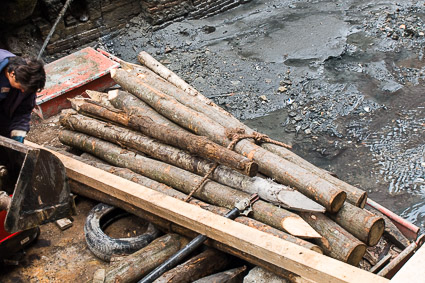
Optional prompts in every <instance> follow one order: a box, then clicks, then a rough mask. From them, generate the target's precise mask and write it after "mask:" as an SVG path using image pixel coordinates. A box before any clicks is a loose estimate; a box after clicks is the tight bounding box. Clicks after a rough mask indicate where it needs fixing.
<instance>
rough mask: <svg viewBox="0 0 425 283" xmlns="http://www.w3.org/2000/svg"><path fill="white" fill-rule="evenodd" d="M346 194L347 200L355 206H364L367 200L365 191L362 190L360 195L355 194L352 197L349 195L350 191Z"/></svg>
mask: <svg viewBox="0 0 425 283" xmlns="http://www.w3.org/2000/svg"><path fill="white" fill-rule="evenodd" d="M348 194H349V195H348V196H347V200H348V201H349V202H351V203H352V204H354V205H355V206H358V207H360V208H364V206H365V205H366V201H367V193H366V192H362V193H361V194H360V195H359V194H357V195H356V196H353V197H352V198H351V197H350V193H348Z"/></svg>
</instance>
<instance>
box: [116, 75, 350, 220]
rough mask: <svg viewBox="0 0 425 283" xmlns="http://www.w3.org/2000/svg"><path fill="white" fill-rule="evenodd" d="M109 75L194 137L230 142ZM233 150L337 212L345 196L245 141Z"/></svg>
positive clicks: (153, 93) (131, 80)
mask: <svg viewBox="0 0 425 283" xmlns="http://www.w3.org/2000/svg"><path fill="white" fill-rule="evenodd" d="M111 76H112V78H113V79H114V80H115V81H116V82H117V83H119V84H120V85H121V86H122V87H123V88H124V89H126V90H127V91H129V92H131V93H133V94H134V95H136V96H137V97H139V98H140V99H142V100H143V101H145V102H146V103H148V104H149V105H150V106H151V107H153V108H154V109H155V110H156V111H157V112H159V113H160V114H162V115H163V116H165V117H167V118H168V119H170V120H173V121H174V122H176V123H177V124H179V125H180V126H184V127H185V128H187V129H189V130H191V131H193V132H195V133H196V134H199V135H205V136H208V137H209V138H210V139H211V140H213V141H215V142H217V143H219V144H221V145H223V146H227V145H228V144H229V143H230V140H229V139H228V138H227V133H228V131H226V130H228V129H226V128H225V127H223V126H221V125H220V124H219V123H217V122H215V121H214V120H212V119H210V118H208V117H207V116H205V115H203V114H201V113H199V112H196V111H194V110H192V109H190V108H189V107H186V106H184V105H182V104H180V103H179V102H178V101H176V100H175V99H173V98H171V97H169V96H167V95H165V94H164V93H162V92H160V91H158V90H157V89H155V88H153V87H151V86H149V85H147V84H146V83H144V82H143V81H142V80H140V79H139V78H137V77H136V76H134V75H131V74H129V73H128V72H126V71H124V70H112V71H111ZM235 151H236V152H239V153H240V154H242V155H244V156H247V157H248V158H252V159H253V160H254V161H255V162H257V163H258V165H259V170H260V172H262V173H264V174H265V175H267V176H269V177H272V178H274V179H276V180H277V181H279V182H280V183H282V184H286V185H290V186H293V187H295V188H296V189H298V190H299V191H301V192H302V193H303V194H305V195H306V196H308V197H309V198H311V199H313V200H315V201H317V202H319V203H320V204H321V205H323V206H324V207H325V208H326V209H327V211H329V212H333V213H334V212H337V211H338V210H339V209H340V208H341V206H342V204H343V203H344V201H345V198H346V193H345V192H344V191H342V190H341V189H339V188H337V187H336V186H334V185H332V184H331V183H329V182H327V181H326V180H323V179H321V178H319V177H317V176H316V175H314V174H310V173H309V172H308V171H307V170H305V169H303V168H301V167H299V166H297V165H295V164H293V163H291V162H288V161H287V160H285V159H283V158H280V157H279V156H277V155H275V154H273V153H271V152H269V151H267V150H265V149H263V148H262V147H260V146H258V145H255V144H253V143H251V142H250V141H248V140H241V141H239V142H238V143H237V144H236V146H235Z"/></svg>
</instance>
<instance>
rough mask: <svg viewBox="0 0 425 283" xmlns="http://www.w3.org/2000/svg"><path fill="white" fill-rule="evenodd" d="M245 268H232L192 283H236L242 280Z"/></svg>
mask: <svg viewBox="0 0 425 283" xmlns="http://www.w3.org/2000/svg"><path fill="white" fill-rule="evenodd" d="M245 271H246V266H241V267H238V268H233V269H230V270H226V271H223V272H220V273H216V274H212V275H209V276H207V277H204V278H201V279H198V280H196V281H193V283H238V282H241V281H242V280H243V277H244V275H245Z"/></svg>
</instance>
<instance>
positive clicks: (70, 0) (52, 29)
mask: <svg viewBox="0 0 425 283" xmlns="http://www.w3.org/2000/svg"><path fill="white" fill-rule="evenodd" d="M71 2H72V0H67V1H66V3H65V5H63V7H62V10H61V11H60V13H59V15H58V17H57V18H56V22H55V23H54V24H53V26H52V28H51V29H50V32H49V34H48V35H47V37H46V39H45V40H44V43H43V46H42V47H41V49H40V52H39V53H38V56H37V59H38V60H39V59H40V58H41V55H43V52H44V49H45V48H46V46H47V44H48V43H49V41H50V38H51V37H52V35H53V33H54V32H55V29H56V26H57V25H58V23H59V21H60V20H61V19H62V17H63V15H65V12H66V9H68V6H69V5H70V4H71Z"/></svg>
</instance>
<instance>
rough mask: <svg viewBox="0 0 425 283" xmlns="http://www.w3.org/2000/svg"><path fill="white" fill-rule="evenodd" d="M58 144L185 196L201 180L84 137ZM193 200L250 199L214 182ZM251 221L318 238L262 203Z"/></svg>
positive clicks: (65, 134) (67, 136)
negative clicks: (73, 148)
mask: <svg viewBox="0 0 425 283" xmlns="http://www.w3.org/2000/svg"><path fill="white" fill-rule="evenodd" d="M59 140H60V141H61V142H62V143H65V144H67V145H70V146H74V147H77V148H79V149H81V150H84V151H87V152H89V153H91V154H93V155H95V156H97V157H100V158H102V159H104V160H106V161H107V162H109V163H111V164H114V165H115V166H119V167H126V168H129V169H131V170H133V171H135V172H137V173H139V174H142V175H144V176H146V177H148V178H151V179H154V180H156V181H158V182H161V183H164V184H167V185H169V186H171V187H173V188H175V189H178V190H179V191H182V192H184V193H187V194H188V193H190V192H191V191H192V189H193V188H194V187H195V186H197V185H198V184H199V182H200V181H201V179H202V178H201V177H199V176H197V175H195V174H193V173H190V172H187V171H185V170H182V169H180V168H177V167H175V166H172V165H169V164H165V163H163V162H160V161H157V160H153V159H150V158H146V157H143V156H141V155H140V154H137V153H135V152H131V151H127V150H124V149H122V148H121V147H118V146H116V145H114V144H111V143H109V142H105V141H102V140H99V139H97V138H93V137H90V136H87V135H85V134H80V133H74V132H71V131H67V130H66V131H62V132H61V133H60V136H59ZM194 196H195V197H197V198H199V199H201V200H204V201H206V202H209V203H211V204H214V205H218V206H222V207H226V208H228V209H233V208H234V205H235V202H236V201H238V200H241V199H245V198H249V197H250V195H249V194H247V193H244V192H241V191H237V190H234V189H232V188H230V187H227V186H224V185H221V184H219V183H216V182H213V181H207V182H206V183H205V185H204V186H203V187H202V188H201V189H199V190H198V191H197V192H196V193H195V194H194ZM252 210H253V211H252V217H253V218H254V219H256V220H259V221H261V222H263V223H265V224H268V225H270V226H272V227H275V228H277V229H283V230H284V231H286V232H288V233H289V234H292V235H294V236H298V237H304V238H316V237H320V236H319V235H318V234H317V232H316V231H314V230H313V229H312V228H311V227H310V226H309V225H308V224H307V223H306V222H304V221H303V220H302V218H301V217H299V216H298V215H296V214H294V213H291V212H289V211H287V210H284V209H282V208H279V207H276V206H274V205H272V204H269V203H267V202H264V201H261V200H260V201H257V202H255V204H254V205H253V206H252Z"/></svg>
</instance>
